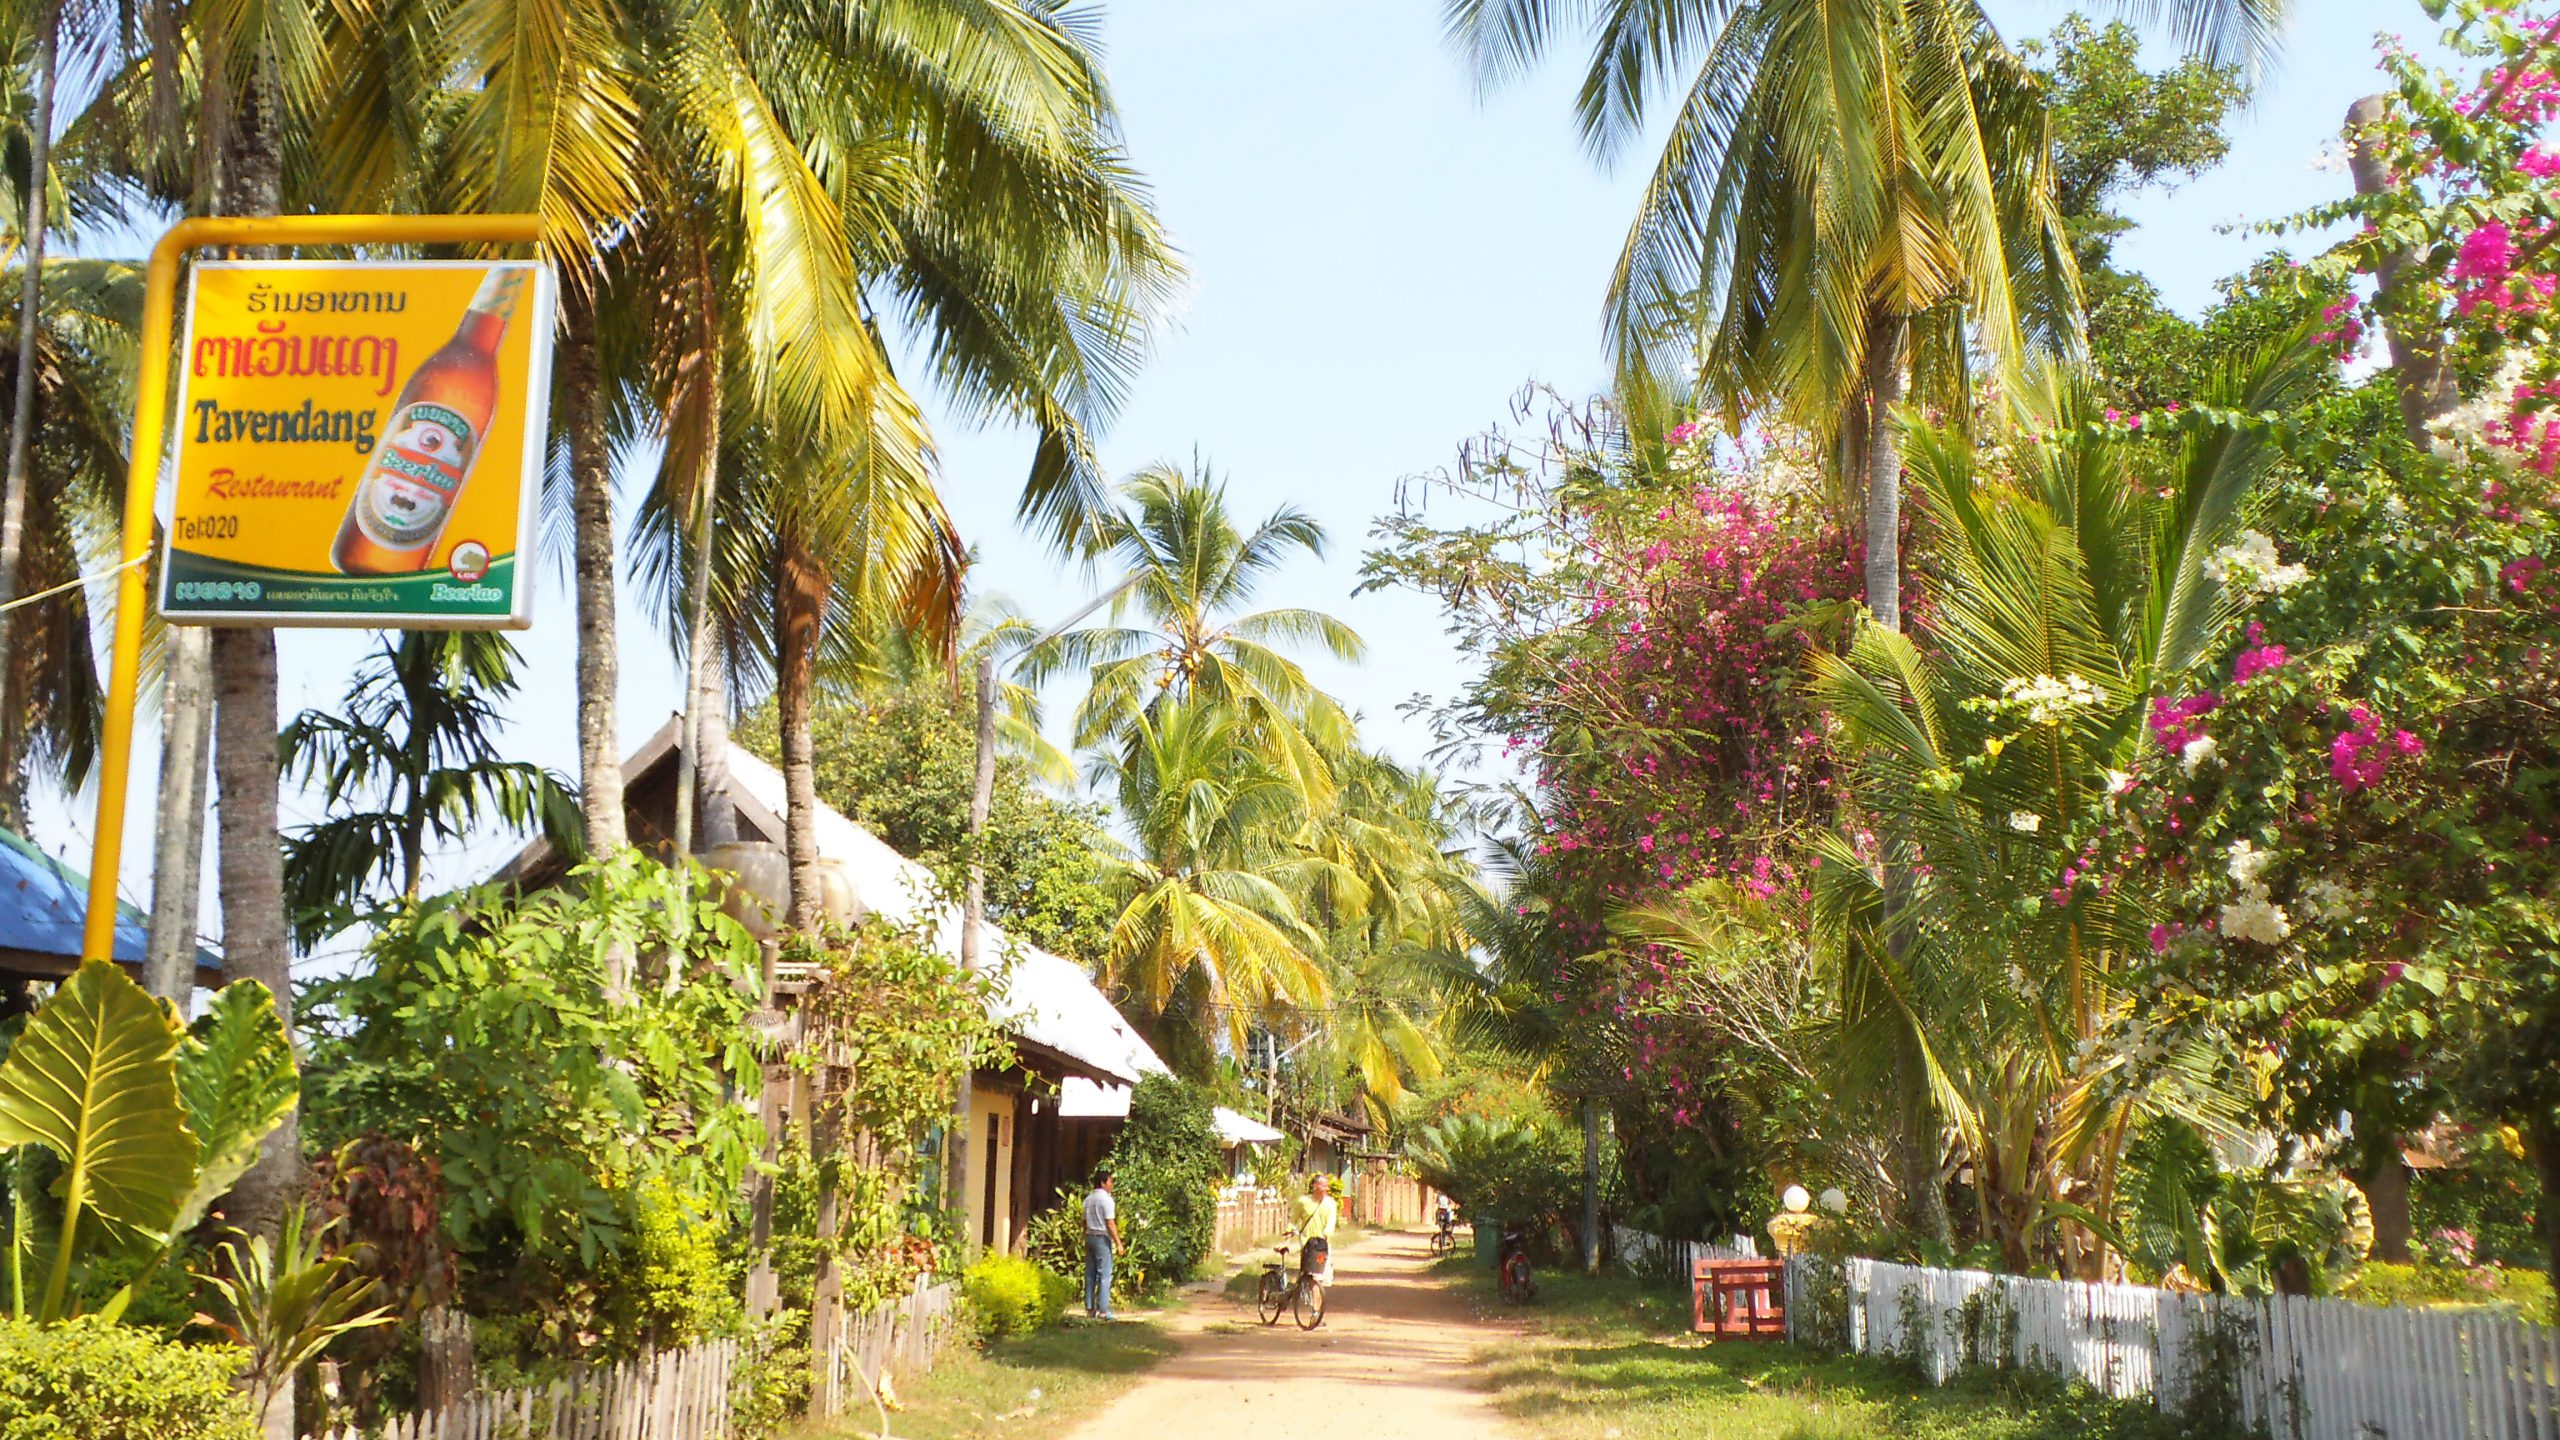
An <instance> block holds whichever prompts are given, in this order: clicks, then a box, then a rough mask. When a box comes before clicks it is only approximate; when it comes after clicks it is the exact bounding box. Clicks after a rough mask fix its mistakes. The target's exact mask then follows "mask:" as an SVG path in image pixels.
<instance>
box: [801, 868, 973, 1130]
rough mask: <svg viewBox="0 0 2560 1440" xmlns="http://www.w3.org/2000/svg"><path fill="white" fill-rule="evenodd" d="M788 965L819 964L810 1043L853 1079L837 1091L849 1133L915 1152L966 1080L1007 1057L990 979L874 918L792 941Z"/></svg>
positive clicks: (809, 1008) (835, 1114)
mask: <svg viewBox="0 0 2560 1440" xmlns="http://www.w3.org/2000/svg"><path fill="white" fill-rule="evenodd" d="M783 958H784V959H785V960H786V961H793V962H800V963H809V964H814V965H816V966H817V971H818V975H819V977H820V983H819V986H818V988H817V989H816V990H815V991H814V992H813V993H812V994H811V995H810V996H809V998H808V999H807V1000H806V1001H805V1002H804V1006H805V1013H806V1015H807V1017H808V1029H809V1034H810V1036H811V1038H812V1039H813V1040H817V1039H823V1040H824V1041H826V1042H827V1043H828V1044H829V1045H830V1046H832V1047H833V1048H834V1051H835V1053H837V1054H840V1055H843V1056H844V1057H846V1058H845V1059H843V1060H842V1061H840V1062H838V1063H840V1064H842V1065H844V1066H847V1067H849V1068H850V1070H851V1072H852V1073H851V1075H850V1076H849V1077H848V1078H847V1079H846V1082H845V1084H844V1085H843V1086H842V1087H840V1088H837V1089H835V1090H834V1091H833V1092H832V1094H833V1105H832V1107H831V1116H832V1118H833V1119H834V1120H835V1121H836V1122H837V1123H838V1124H839V1125H841V1126H842V1127H843V1128H844V1130H845V1132H846V1133H847V1134H868V1135H870V1136H871V1137H873V1139H875V1140H876V1141H878V1142H880V1143H882V1144H884V1145H887V1146H889V1147H891V1148H892V1149H903V1148H911V1147H912V1146H914V1145H915V1144H916V1143H917V1142H919V1141H920V1140H922V1139H923V1137H924V1135H925V1133H926V1132H927V1131H929V1130H931V1129H932V1128H934V1127H935V1126H937V1125H939V1124H941V1123H942V1122H943V1121H944V1120H946V1119H948V1118H949V1116H950V1107H951V1091H952V1088H953V1087H954V1086H956V1085H957V1084H959V1082H960V1078H961V1077H962V1076H964V1075H966V1074H968V1073H969V1071H970V1070H971V1069H972V1068H973V1067H975V1066H979V1065H988V1066H1001V1065H1003V1064H1004V1063H1006V1061H1007V1059H1008V1052H1007V1050H1006V1048H1005V1044H1004V1032H1003V1031H1002V1029H1000V1028H999V1027H998V1026H997V1025H996V1024H995V1023H994V1022H992V1021H991V1020H989V1019H988V1015H989V1013H990V1011H991V1009H992V1008H993V1006H994V1003H995V996H996V980H995V978H994V976H993V975H992V974H989V973H987V972H980V973H978V974H976V975H969V974H964V973H962V972H961V971H960V970H959V968H958V967H956V966H954V965H953V964H952V963H951V962H950V961H949V960H948V959H946V958H944V956H943V955H942V953H941V952H940V951H939V950H936V949H934V948H933V947H932V945H931V944H929V943H927V940H926V938H925V937H923V936H920V935H916V934H911V933H909V932H906V931H903V930H900V929H898V928H897V927H895V926H892V925H890V924H889V923H888V922H887V921H885V920H881V919H879V918H877V917H874V918H873V919H871V920H869V921H866V922H865V923H864V924H863V926H862V927H861V928H859V929H857V930H854V931H851V932H848V933H841V934H830V935H827V936H824V937H813V936H807V935H793V936H790V937H788V938H786V939H785V940H784V942H783Z"/></svg>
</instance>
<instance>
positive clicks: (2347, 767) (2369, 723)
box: [2329, 705, 2426, 795]
mask: <svg viewBox="0 0 2560 1440" xmlns="http://www.w3.org/2000/svg"><path fill="white" fill-rule="evenodd" d="M2347 721H2348V724H2347V728H2346V729H2345V730H2342V731H2340V732H2339V733H2338V736H2337V738H2336V739H2334V740H2331V741H2330V742H2329V775H2330V778H2331V779H2334V780H2336V781H2337V782H2338V784H2339V785H2340V786H2342V787H2344V788H2345V790H2346V791H2347V793H2348V794H2351V795H2352V794H2354V793H2355V792H2356V791H2358V790H2369V789H2371V788H2373V787H2374V786H2375V785H2378V784H2380V783H2381V782H2382V775H2383V772H2384V771H2385V770H2386V769H2388V768H2390V764H2391V752H2392V751H2393V750H2394V749H2397V750H2398V751H2399V752H2400V753H2401V754H2402V755H2415V754H2418V753H2420V752H2421V751H2423V750H2424V749H2425V748H2426V747H2425V745H2424V744H2423V743H2422V742H2421V741H2420V740H2419V739H2418V737H2417V736H2415V735H2411V734H2409V732H2408V731H2406V730H2395V731H2393V732H2392V738H2391V740H2390V742H2389V743H2388V744H2386V743H2385V742H2384V740H2383V738H2382V722H2381V721H2379V720H2376V719H2375V718H2374V715H2373V712H2372V711H2371V710H2369V709H2367V708H2365V707H2364V706H2362V705H2358V706H2356V707H2355V708H2354V709H2353V710H2351V711H2349V712H2348V714H2347ZM2403 736H2406V737H2407V738H2406V739H2405V740H2403V739H2402V738H2401V737H2403ZM2411 747H2415V748H2411Z"/></svg>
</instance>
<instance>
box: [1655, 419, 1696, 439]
mask: <svg viewBox="0 0 2560 1440" xmlns="http://www.w3.org/2000/svg"><path fill="white" fill-rule="evenodd" d="M1697 435H1698V422H1696V421H1695V420H1683V421H1681V422H1680V423H1679V424H1677V425H1674V426H1672V427H1671V432H1670V433H1669V434H1667V435H1665V436H1663V437H1662V438H1663V439H1665V440H1667V441H1669V442H1671V443H1672V444H1674V445H1686V444H1688V443H1689V442H1690V441H1691V440H1694V439H1696V438H1697Z"/></svg>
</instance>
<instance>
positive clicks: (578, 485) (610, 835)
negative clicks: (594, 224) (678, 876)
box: [561, 295, 630, 856]
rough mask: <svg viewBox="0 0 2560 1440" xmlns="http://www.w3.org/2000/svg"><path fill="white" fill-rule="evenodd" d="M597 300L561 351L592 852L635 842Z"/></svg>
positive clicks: (582, 306) (581, 743)
mask: <svg viewBox="0 0 2560 1440" xmlns="http://www.w3.org/2000/svg"><path fill="white" fill-rule="evenodd" d="M594 304H595V300H594V297H593V296H592V295H589V296H587V297H585V298H584V299H583V300H573V301H572V302H571V305H570V315H569V333H568V335H567V337H566V343H565V344H564V345H563V347H562V349H563V350H564V352H565V356H564V359H563V361H562V364H561V373H562V377H563V394H562V397H561V398H562V400H563V402H564V406H565V408H566V410H567V411H568V419H569V484H570V490H571V509H572V512H573V514H574V515H575V517H576V532H577V560H576V564H577V572H578V786H579V807H580V810H581V812H582V813H583V815H584V816H585V819H586V828H587V853H588V854H590V855H599V856H601V855H610V854H612V853H613V852H614V851H617V850H620V849H622V848H623V847H624V846H625V845H627V844H629V843H630V832H629V829H628V828H627V826H626V824H625V821H624V819H623V814H622V752H621V747H620V744H619V743H618V741H617V740H616V738H615V734H614V723H613V722H614V703H615V698H616V696H615V690H616V687H617V685H618V684H619V676H618V674H617V672H616V666H615V662H614V614H613V605H614V592H615V580H616V578H617V577H616V575H615V571H614V552H613V452H612V447H611V446H609V445H608V444H607V443H606V437H605V396H604V383H603V380H602V377H601V361H600V360H599V359H598V357H597V355H596V334H595V312H594Z"/></svg>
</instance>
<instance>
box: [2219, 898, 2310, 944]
mask: <svg viewBox="0 0 2560 1440" xmlns="http://www.w3.org/2000/svg"><path fill="white" fill-rule="evenodd" d="M2222 933H2223V934H2225V935H2228V936H2230V937H2231V938H2232V939H2234V940H2255V941H2257V942H2258V943H2259V944H2261V945H2276V944H2281V943H2283V941H2284V938H2285V937H2286V936H2287V935H2290V934H2292V933H2293V922H2292V921H2290V920H2288V919H2286V918H2285V913H2284V907H2282V906H2280V905H2278V904H2276V903H2275V902H2274V901H2272V900H2270V899H2268V898H2267V892H2266V890H2265V889H2264V888H2262V887H2259V886H2255V885H2253V886H2250V887H2249V888H2248V889H2246V890H2243V891H2242V892H2240V898H2239V899H2237V900H2234V901H2232V902H2231V903H2230V904H2228V905H2225V906H2223V907H2222Z"/></svg>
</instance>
